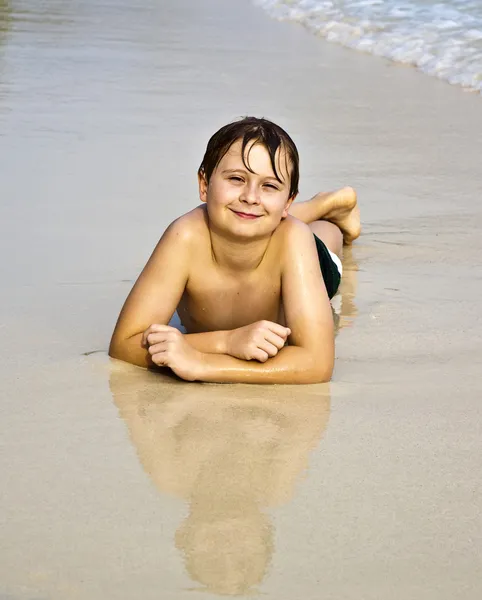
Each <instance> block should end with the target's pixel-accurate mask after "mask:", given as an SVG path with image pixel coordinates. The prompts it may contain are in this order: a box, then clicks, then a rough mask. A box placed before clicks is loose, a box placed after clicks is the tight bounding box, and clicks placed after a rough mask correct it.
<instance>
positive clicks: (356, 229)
mask: <svg viewBox="0 0 482 600" xmlns="http://www.w3.org/2000/svg"><path fill="white" fill-rule="evenodd" d="M315 197H316V198H317V199H318V200H319V202H320V209H321V213H322V214H321V216H320V219H323V220H325V221H330V223H334V224H335V225H336V226H337V227H339V228H340V231H341V232H342V233H343V243H344V244H351V243H352V242H353V240H356V238H357V237H358V236H359V235H360V233H361V223H360V209H359V208H358V204H357V198H356V192H355V190H354V189H353V188H351V187H344V188H341V190H337V191H336V192H331V193H329V194H325V193H321V194H318V196H315Z"/></svg>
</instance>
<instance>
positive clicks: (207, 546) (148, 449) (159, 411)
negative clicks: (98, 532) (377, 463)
mask: <svg viewBox="0 0 482 600" xmlns="http://www.w3.org/2000/svg"><path fill="white" fill-rule="evenodd" d="M110 387H111V391H112V394H113V397H114V401H115V403H116V405H117V407H118V409H119V412H120V415H121V417H122V418H123V419H124V421H125V422H126V424H127V427H128V430H129V435H130V438H131V441H132V443H133V444H134V446H135V448H136V451H137V454H138V456H139V460H140V462H141V464H142V466H143V467H144V469H145V471H146V472H147V473H148V474H149V476H150V477H151V479H152V480H153V481H154V483H155V485H156V486H157V488H158V489H159V490H160V491H161V492H163V493H168V494H172V495H175V496H177V497H179V498H183V499H185V500H186V501H187V502H188V503H189V515H188V516H187V518H186V519H185V520H184V522H183V523H182V524H181V525H180V527H179V528H178V530H177V533H176V536H175V544H176V546H177V548H178V550H179V551H180V552H181V554H182V556H183V558H184V561H185V565H186V569H187V571H188V573H189V575H190V576H191V578H192V579H193V580H195V581H197V582H199V583H201V584H202V585H203V589H205V590H209V591H211V592H215V593H220V594H228V595H239V594H246V593H249V592H250V591H252V589H253V587H254V586H256V585H258V584H259V583H260V582H261V581H262V579H263V577H264V576H265V574H266V572H267V568H268V566H269V563H270V560H271V557H272V555H273V551H274V535H273V525H272V522H271V520H270V517H269V514H267V513H266V512H264V510H265V509H266V508H267V507H272V506H276V505H279V504H282V503H284V502H287V501H288V500H289V499H290V497H291V496H292V494H293V493H294V486H295V483H296V481H297V480H298V479H299V478H300V476H301V474H302V473H303V471H305V470H306V468H307V466H308V459H309V454H310V451H312V450H313V449H314V448H315V447H316V445H317V444H318V442H319V441H320V438H321V436H322V435H323V432H324V431H325V429H326V426H327V422H328V416H329V404H330V398H329V386H328V385H320V386H296V387H295V386H283V387H282V388H280V387H263V386H230V385H218V386H216V385H207V384H204V385H203V384H186V383H184V382H177V381H173V380H171V379H169V378H168V377H166V376H162V375H158V374H154V373H148V372H145V371H142V370H140V369H135V368H131V367H129V366H128V365H125V364H123V363H118V362H116V361H113V366H112V374H111V378H110Z"/></svg>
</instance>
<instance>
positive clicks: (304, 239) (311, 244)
mask: <svg viewBox="0 0 482 600" xmlns="http://www.w3.org/2000/svg"><path fill="white" fill-rule="evenodd" d="M276 237H277V240H276V244H277V245H279V248H280V250H281V252H280V256H282V257H283V259H288V260H293V259H294V258H296V257H300V256H302V255H303V254H305V253H306V252H308V253H312V252H313V249H316V244H315V241H314V237H313V233H312V231H311V229H310V228H309V226H308V225H306V224H305V223H303V222H302V221H300V220H299V219H296V218H294V217H291V216H290V215H288V217H287V218H286V219H284V220H283V221H282V222H281V223H280V225H279V226H278V228H277V230H276Z"/></svg>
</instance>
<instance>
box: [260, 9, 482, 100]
mask: <svg viewBox="0 0 482 600" xmlns="http://www.w3.org/2000/svg"><path fill="white" fill-rule="evenodd" d="M254 2H255V4H257V5H260V6H262V7H263V8H265V9H266V10H267V11H268V12H269V13H270V14H271V15H272V16H274V17H276V18H278V19H283V20H292V21H298V22H299V23H301V24H303V25H304V26H306V27H307V28H308V29H309V30H311V31H313V32H315V33H316V34H318V35H320V36H322V37H324V38H326V39H327V40H329V41H331V42H337V43H339V44H342V45H344V46H348V47H350V48H354V49H356V50H360V51H364V52H369V53H371V54H375V55H377V56H383V57H385V58H388V59H391V60H393V61H396V62H400V63H404V64H410V65H413V66H415V67H416V68H418V69H420V70H421V71H423V72H424V73H427V74H428V75H433V76H435V77H439V78H440V79H444V80H446V81H448V82H449V83H451V84H455V85H461V86H463V87H465V88H468V89H471V90H476V91H478V92H479V93H482V2H480V0H442V1H438V2H437V1H433V0H406V1H404V2H398V1H396V0H331V1H330V0H254Z"/></svg>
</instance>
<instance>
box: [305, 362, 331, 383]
mask: <svg viewBox="0 0 482 600" xmlns="http://www.w3.org/2000/svg"><path fill="white" fill-rule="evenodd" d="M333 367H334V364H333V361H328V362H324V361H320V360H316V359H315V360H313V361H311V364H310V365H309V367H308V369H307V370H306V371H305V374H304V379H305V381H303V383H328V382H329V381H331V377H332V375H333Z"/></svg>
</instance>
